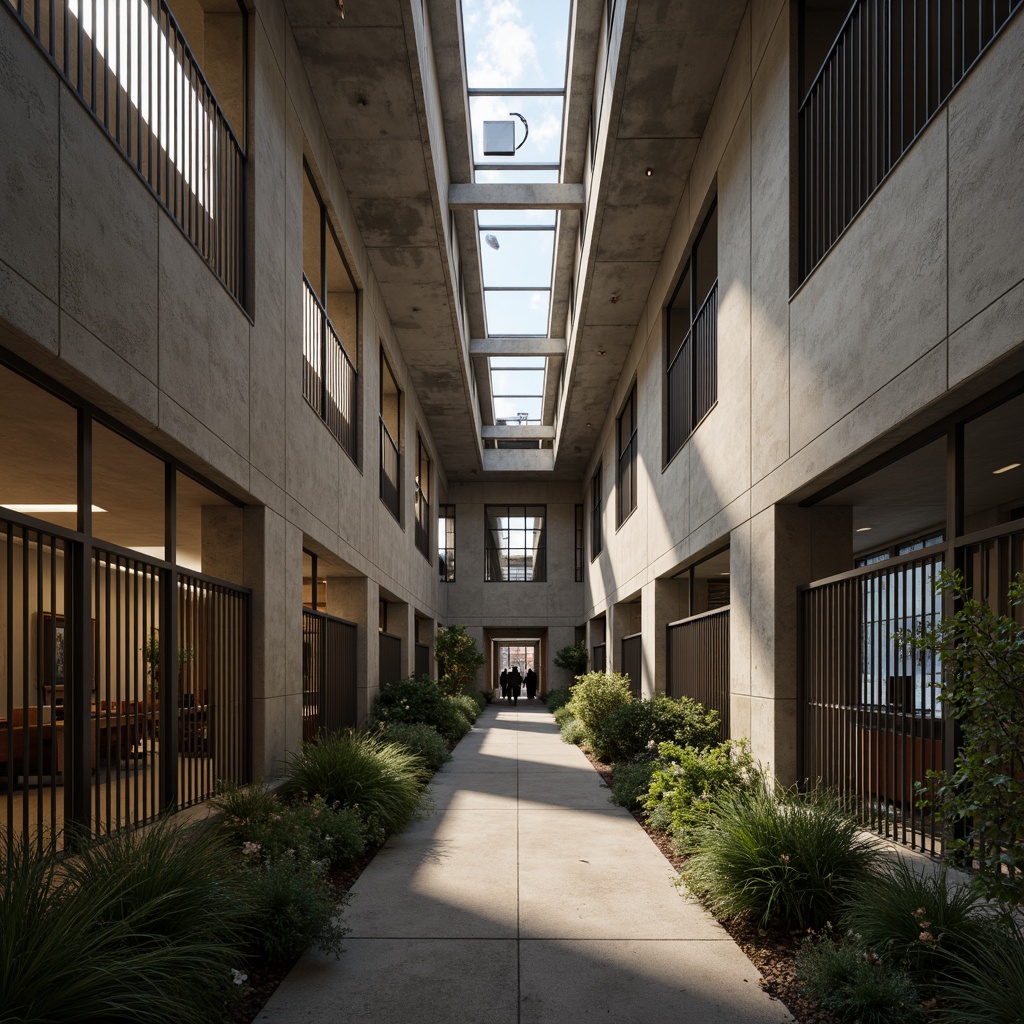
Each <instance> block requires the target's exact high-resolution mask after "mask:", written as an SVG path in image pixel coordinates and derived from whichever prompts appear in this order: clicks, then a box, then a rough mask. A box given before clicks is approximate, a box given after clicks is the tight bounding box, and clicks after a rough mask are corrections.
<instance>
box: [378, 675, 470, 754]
mask: <svg viewBox="0 0 1024 1024" xmlns="http://www.w3.org/2000/svg"><path fill="white" fill-rule="evenodd" d="M373 718H374V721H375V722H377V723H378V724H380V725H391V723H392V722H405V723H407V724H409V725H417V724H422V725H432V726H433V727H434V728H435V729H436V730H437V731H438V732H439V733H440V734H441V736H442V737H444V740H445V742H446V743H458V741H459V740H461V739H462V737H463V736H465V735H466V733H467V732H469V730H470V728H471V726H470V724H469V722H468V721H466V716H465V715H464V714H463V713H462V712H461V710H460V709H459V708H458V706H457V705H455V704H453V703H452V701H451V700H450V699H449V697H448V696H447V695H446V694H445V693H442V691H441V689H440V688H439V687H438V685H437V683H435V682H434V681H433V680H431V679H426V678H423V679H401V680H399V681H398V682H394V683H386V684H385V685H384V686H382V687H381V688H380V692H379V693H378V694H377V697H376V699H375V700H374V703H373Z"/></svg>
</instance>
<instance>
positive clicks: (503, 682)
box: [498, 668, 508, 700]
mask: <svg viewBox="0 0 1024 1024" xmlns="http://www.w3.org/2000/svg"><path fill="white" fill-rule="evenodd" d="M498 683H499V685H500V686H501V695H502V697H504V698H505V700H508V669H507V668H503V669H502V670H501V675H500V676H499V677H498Z"/></svg>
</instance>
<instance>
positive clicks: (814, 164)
mask: <svg viewBox="0 0 1024 1024" xmlns="http://www.w3.org/2000/svg"><path fill="white" fill-rule="evenodd" d="M1022 2H1024V0H984V2H982V0H972V2H969V3H965V2H964V0H931V2H929V3H913V4H911V3H892V2H891V0H860V2H859V3H856V4H854V6H853V8H852V10H851V11H850V13H849V15H848V16H847V18H846V21H845V23H844V25H843V27H842V30H841V31H840V33H839V36H838V38H837V39H836V41H835V43H834V44H833V46H832V49H831V51H830V52H829V55H828V57H827V58H826V59H825V62H824V64H823V65H822V67H821V69H820V70H819V71H818V74H817V76H816V77H815V79H814V81H813V82H812V83H811V85H810V87H809V89H808V91H807V95H806V96H805V98H804V101H803V103H802V104H801V106H800V113H799V118H800V205H801V211H800V212H801V223H800V271H801V278H803V277H806V276H807V275H808V274H809V273H810V272H811V271H812V270H813V269H814V267H815V266H816V265H817V264H818V262H819V261H820V260H821V259H822V257H823V256H824V255H825V253H826V252H828V250H829V249H830V248H831V247H832V245H833V243H834V242H835V241H836V239H837V238H838V237H839V236H840V235H841V234H842V232H843V231H844V230H845V228H846V227H847V225H848V224H849V223H850V222H851V221H852V220H853V218H854V217H855V216H856V214H857V212H858V211H859V210H860V209H861V208H862V207H863V206H864V204H865V203H866V202H867V201H868V199H869V197H870V196H871V195H872V193H873V192H874V191H875V190H876V189H877V188H878V186H879V185H880V184H881V182H882V179H883V178H884V177H885V176H886V175H887V174H888V173H889V171H890V170H891V169H892V167H893V166H894V164H895V163H896V162H897V161H898V160H899V158H900V157H901V156H902V155H903V154H904V153H905V152H906V151H907V150H908V149H909V148H910V144H911V143H912V142H913V141H914V139H916V138H917V136H918V135H920V134H921V132H922V131H923V130H924V128H925V126H926V125H927V124H928V122H929V121H930V120H931V118H932V117H933V116H934V115H935V113H936V112H937V111H938V110H939V108H940V107H941V106H942V105H943V104H944V103H945V102H946V100H947V99H948V98H949V96H950V94H951V93H952V92H953V90H954V89H955V88H956V87H957V86H958V85H959V84H960V82H961V81H962V80H963V78H964V77H965V76H966V75H967V72H968V71H970V69H971V67H972V66H973V65H974V64H975V62H976V61H977V60H978V58H979V57H980V56H981V54H982V53H983V52H984V50H985V48H986V47H987V46H988V45H989V43H991V42H992V40H993V39H994V38H995V37H996V35H998V33H999V32H1000V31H1001V29H1002V28H1003V27H1004V26H1005V25H1006V23H1007V22H1008V21H1009V20H1010V18H1011V17H1012V16H1013V14H1014V13H1015V12H1016V11H1017V10H1018V9H1019V8H1020V7H1021V5H1022Z"/></svg>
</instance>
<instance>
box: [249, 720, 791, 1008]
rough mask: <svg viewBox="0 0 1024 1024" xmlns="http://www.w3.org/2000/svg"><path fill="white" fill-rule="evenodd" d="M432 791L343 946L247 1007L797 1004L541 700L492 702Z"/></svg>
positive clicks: (385, 856) (382, 862)
mask: <svg viewBox="0 0 1024 1024" xmlns="http://www.w3.org/2000/svg"><path fill="white" fill-rule="evenodd" d="M429 794H430V798H431V799H432V802H433V807H434V811H433V813H432V814H430V815H428V816H426V817H424V818H423V819H422V820H420V821H416V822H414V823H413V824H412V825H411V826H410V827H409V828H407V829H406V830H405V832H403V833H402V834H401V835H398V836H394V837H392V838H391V839H390V840H389V841H388V842H387V844H386V845H385V846H384V847H383V849H381V851H380V852H379V853H378V854H377V856H376V857H375V858H374V860H373V862H372V863H371V864H370V865H369V866H368V867H367V868H366V870H365V871H364V872H363V874H362V875H361V877H360V878H359V881H358V882H357V883H356V885H355V887H354V889H353V893H354V895H353V898H352V902H351V904H350V905H349V909H348V911H347V913H346V921H347V923H348V924H349V925H350V926H351V929H352V930H351V933H350V934H349V935H348V936H347V937H346V939H345V952H344V953H343V954H342V956H341V959H340V960H334V959H331V958H329V957H325V956H323V955H321V954H320V953H307V954H306V955H305V956H304V957H303V958H302V959H301V960H300V961H299V962H298V964H296V966H295V968H294V969H293V970H292V972H291V973H290V974H289V975H288V977H287V978H286V979H285V980H284V982H283V984H282V985H281V987H280V988H279V989H278V990H277V992H276V993H275V994H274V995H273V996H272V997H271V999H270V1001H269V1003H267V1005H266V1007H265V1008H264V1010H263V1012H262V1013H261V1014H260V1016H259V1017H258V1018H257V1020H258V1021H261V1022H272V1024H294V1022H298V1021H304V1022H306V1021H317V1022H321V1021H322V1022H334V1021H338V1022H344V1024H428V1022H429V1024H434V1022H437V1024H442V1022H443V1024H574V1022H580V1024H590V1022H596V1021H608V1022H613V1024H627V1022H628V1024H641V1022H651V1024H654V1022H657V1024H666V1022H671V1024H685V1022H693V1024H726V1022H728V1024H748V1022H750V1024H776V1022H780V1021H788V1020H792V1018H791V1017H790V1015H789V1013H788V1012H787V1010H786V1008H785V1007H784V1006H783V1005H782V1004H781V1003H779V1002H776V1001H773V1000H771V999H769V998H768V996H766V995H765V994H764V993H763V992H762V991H761V989H760V988H759V987H758V984H757V980H758V974H757V971H756V969H755V968H754V967H753V965H752V964H751V963H750V961H749V960H747V958H746V957H745V956H744V955H743V953H742V952H740V950H739V949H738V948H737V946H736V945H735V943H734V942H733V941H732V940H731V939H730V938H729V936H728V934H727V933H726V932H725V931H724V930H723V929H722V928H721V927H720V926H719V925H718V924H717V923H716V922H715V921H714V920H713V919H712V918H711V917H710V916H709V915H708V914H707V913H705V912H704V910H703V909H702V908H701V907H700V906H699V905H698V904H696V903H695V902H692V901H690V900H688V899H686V898H684V897H683V896H681V895H680V894H679V892H678V891H677V890H676V888H675V887H674V886H673V884H672V878H673V872H672V868H671V866H670V865H669V864H668V862H667V861H666V860H665V858H664V857H663V856H662V855H661V853H660V852H659V850H658V849H657V847H656V846H655V845H654V844H653V843H652V842H651V840H650V839H649V838H648V836H647V835H646V834H645V833H644V831H643V829H641V828H640V826H639V825H638V824H637V823H636V822H635V821H634V820H633V818H632V817H631V816H630V815H629V814H628V813H626V811H624V810H623V809H622V808H620V807H616V806H615V805H614V804H612V803H610V802H609V799H608V790H607V789H606V788H605V787H604V786H603V785H602V782H601V778H600V776H599V775H598V774H597V773H596V772H595V771H594V769H593V768H592V767H591V765H590V764H589V763H588V762H587V760H586V758H585V757H584V756H583V754H582V753H581V752H580V751H579V750H578V749H577V748H576V747H571V746H568V745H567V744H565V743H562V741H561V738H560V736H559V734H558V729H557V727H556V726H555V724H554V721H553V720H552V718H551V716H550V714H549V713H548V711H547V709H546V708H545V707H544V706H543V705H542V704H540V703H539V702H533V703H531V702H529V701H526V700H521V701H520V702H519V706H518V707H517V708H513V707H510V706H508V705H506V704H504V703H500V704H492V705H490V707H488V709H487V710H486V711H485V712H484V714H483V715H482V716H481V717H480V718H479V719H478V721H477V724H476V727H475V728H474V729H473V732H472V733H470V735H469V736H467V737H466V738H465V739H464V740H463V741H462V742H461V743H460V744H459V746H458V747H457V748H456V750H455V755H454V758H453V760H452V761H451V762H450V763H449V764H447V765H446V766H445V767H444V769H442V771H441V772H439V773H438V774H437V775H436V776H435V777H434V780H433V782H432V783H431V785H430V789H429Z"/></svg>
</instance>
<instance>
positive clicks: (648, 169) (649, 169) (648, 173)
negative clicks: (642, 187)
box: [644, 167, 654, 178]
mask: <svg viewBox="0 0 1024 1024" xmlns="http://www.w3.org/2000/svg"><path fill="white" fill-rule="evenodd" d="M653 173H654V168H653V167H648V168H647V170H646V171H644V174H646V175H647V177H648V178H649V177H650V176H651V175H652V174H653Z"/></svg>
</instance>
